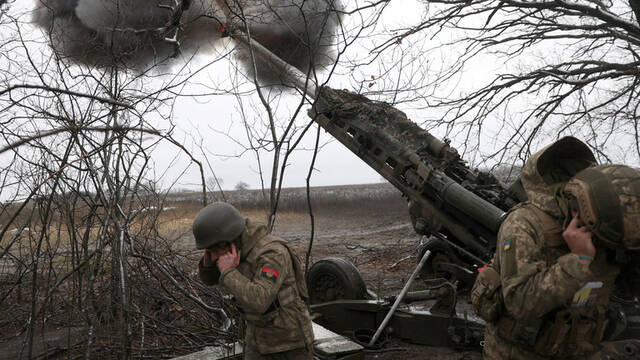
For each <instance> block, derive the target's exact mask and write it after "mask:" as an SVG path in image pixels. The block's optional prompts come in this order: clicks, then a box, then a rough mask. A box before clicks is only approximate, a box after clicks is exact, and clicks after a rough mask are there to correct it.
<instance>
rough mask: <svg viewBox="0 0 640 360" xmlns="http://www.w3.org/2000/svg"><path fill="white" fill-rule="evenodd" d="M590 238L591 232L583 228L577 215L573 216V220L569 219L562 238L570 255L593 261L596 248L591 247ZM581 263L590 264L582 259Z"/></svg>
mask: <svg viewBox="0 0 640 360" xmlns="http://www.w3.org/2000/svg"><path fill="white" fill-rule="evenodd" d="M592 236H593V234H592V233H591V230H589V228H588V227H586V226H584V224H583V223H582V221H580V219H579V218H578V214H577V213H574V214H573V219H571V222H570V223H569V226H567V228H566V229H565V231H564V232H563V233H562V237H563V238H564V241H565V242H566V243H567V245H568V246H569V249H570V250H571V252H572V253H574V254H578V255H583V256H588V257H590V258H592V259H593V257H594V256H595V254H596V248H595V246H593V241H592V239H591V237H592ZM582 261H583V262H590V260H588V259H582Z"/></svg>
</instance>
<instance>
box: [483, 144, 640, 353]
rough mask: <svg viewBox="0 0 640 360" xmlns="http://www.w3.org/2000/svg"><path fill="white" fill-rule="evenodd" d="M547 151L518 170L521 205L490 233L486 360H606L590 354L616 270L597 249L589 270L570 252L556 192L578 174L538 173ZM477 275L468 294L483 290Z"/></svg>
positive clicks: (597, 343) (598, 343)
mask: <svg viewBox="0 0 640 360" xmlns="http://www.w3.org/2000/svg"><path fill="white" fill-rule="evenodd" d="M547 149H548V148H546V149H543V150H542V151H540V152H539V153H537V154H535V155H533V156H532V157H531V158H530V159H529V160H528V162H527V164H526V165H525V167H524V169H523V172H522V183H523V186H524V188H525V190H526V191H527V196H528V201H527V202H525V203H523V204H520V205H518V206H516V207H515V208H514V209H512V210H511V211H510V212H509V214H508V216H507V218H506V219H505V221H504V222H503V224H502V226H501V228H500V231H499V233H498V241H497V249H496V254H495V256H494V259H493V262H492V264H491V265H490V269H494V270H495V272H493V274H496V275H495V276H496V277H499V280H498V281H499V282H498V285H497V290H498V292H497V295H498V296H496V297H495V306H494V307H493V308H492V309H490V311H487V312H486V313H489V314H490V316H489V317H495V318H494V319H490V320H489V321H488V322H487V327H486V331H485V344H484V355H485V357H486V358H489V359H549V358H586V357H587V356H590V355H591V356H595V358H607V357H605V356H604V355H603V356H602V357H601V355H600V353H599V352H598V350H600V348H601V341H602V337H603V333H604V331H605V327H606V324H607V322H606V317H605V312H606V310H607V305H608V302H609V297H610V295H611V293H612V290H613V285H614V282H615V279H616V277H617V275H618V274H619V272H620V268H619V266H618V265H616V264H611V263H609V262H608V261H607V258H606V253H605V249H603V248H600V247H597V248H596V255H595V257H594V260H593V261H592V263H591V264H590V265H589V266H587V265H585V264H583V263H582V262H581V261H580V258H579V256H578V255H576V254H572V253H571V252H570V250H569V248H568V246H567V244H566V242H565V241H564V238H563V236H562V232H563V223H562V220H560V219H562V218H564V216H563V213H562V210H561V208H560V206H559V202H558V200H557V199H558V197H557V196H556V192H557V191H558V190H559V189H561V187H562V185H563V184H564V183H566V181H567V180H568V178H570V177H571V176H572V175H573V174H575V172H577V171H578V170H579V169H566V168H565V169H561V171H560V172H562V170H564V171H565V174H560V175H561V176H556V178H555V179H553V176H548V174H542V173H541V171H540V170H541V169H540V164H539V163H538V161H539V160H540V157H541V155H542V154H544V152H545V150H547ZM580 167H584V166H583V165H580ZM572 173H573V174H572ZM484 271H486V270H484ZM484 271H483V272H484ZM488 274H490V273H489V272H488V273H487V275H488ZM480 278H481V276H479V277H478V280H479V281H476V284H475V285H474V289H473V292H474V293H477V292H481V291H486V289H485V288H484V284H479V283H480V282H481V281H480ZM489 287H491V286H490V285H489ZM500 295H501V296H500ZM472 297H473V295H472ZM500 302H503V305H502V304H500ZM476 305H478V304H476V303H475V299H474V308H475V307H476ZM639 350H640V349H639ZM594 354H595V355H594Z"/></svg>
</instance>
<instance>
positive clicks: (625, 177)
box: [564, 165, 640, 250]
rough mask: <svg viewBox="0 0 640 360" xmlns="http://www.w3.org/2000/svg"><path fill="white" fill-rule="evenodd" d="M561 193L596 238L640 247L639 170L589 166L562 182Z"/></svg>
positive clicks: (618, 245)
mask: <svg viewBox="0 0 640 360" xmlns="http://www.w3.org/2000/svg"><path fill="white" fill-rule="evenodd" d="M564 196H565V197H566V198H567V200H568V202H569V206H570V207H571V208H572V209H574V210H576V211H577V212H578V213H579V216H580V220H582V222H583V223H584V224H585V225H586V226H587V227H589V229H591V231H592V232H593V234H594V235H595V236H596V237H597V239H596V241H601V242H602V244H604V245H605V246H606V247H609V248H614V249H615V248H624V249H627V250H640V171H638V170H637V169H634V168H631V167H628V166H625V165H599V166H593V167H589V168H587V169H584V170H582V171H580V172H579V173H578V174H576V175H575V176H574V177H573V178H572V179H571V180H570V181H569V182H568V183H567V184H566V185H565V187H564Z"/></svg>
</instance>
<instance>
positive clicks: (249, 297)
mask: <svg viewBox="0 0 640 360" xmlns="http://www.w3.org/2000/svg"><path fill="white" fill-rule="evenodd" d="M240 242H241V243H240V244H239V247H240V250H241V251H242V253H241V258H240V264H239V265H238V266H237V267H235V268H234V267H232V268H228V269H226V270H225V271H224V272H222V274H221V273H220V272H219V271H218V268H217V266H215V265H214V266H210V267H204V266H203V263H202V260H200V264H199V266H198V270H199V274H200V278H201V279H202V281H203V282H204V283H205V284H207V285H216V284H220V285H222V286H223V287H225V288H226V289H227V290H229V291H230V292H231V293H232V294H233V295H234V296H235V299H236V301H237V302H238V304H239V306H240V308H241V309H242V310H243V312H244V315H245V317H246V321H247V328H246V335H245V359H260V358H267V359H311V358H312V351H313V329H312V326H311V318H310V316H309V312H308V310H307V307H306V304H305V303H304V301H303V300H302V298H301V296H306V294H307V290H306V286H305V285H304V279H303V277H302V273H301V269H300V264H299V262H298V259H297V258H296V257H295V255H294V254H293V253H292V252H291V250H290V249H289V248H288V246H287V245H286V241H284V240H282V239H280V238H278V237H275V236H272V235H269V234H268V231H267V228H266V227H265V226H264V225H262V224H259V223H255V222H252V221H251V220H249V219H246V227H245V229H244V231H243V233H242V235H241V241H240Z"/></svg>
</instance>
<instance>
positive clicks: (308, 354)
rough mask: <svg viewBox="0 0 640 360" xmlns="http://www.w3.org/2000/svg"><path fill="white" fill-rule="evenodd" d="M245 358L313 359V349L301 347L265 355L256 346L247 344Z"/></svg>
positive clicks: (272, 359)
mask: <svg viewBox="0 0 640 360" xmlns="http://www.w3.org/2000/svg"><path fill="white" fill-rule="evenodd" d="M244 360H313V351H312V350H311V349H307V348H300V349H293V350H288V351H283V352H278V353H273V354H264V355H263V354H260V353H259V352H258V350H257V349H256V348H254V347H252V346H248V345H247V346H245V348H244Z"/></svg>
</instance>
